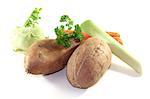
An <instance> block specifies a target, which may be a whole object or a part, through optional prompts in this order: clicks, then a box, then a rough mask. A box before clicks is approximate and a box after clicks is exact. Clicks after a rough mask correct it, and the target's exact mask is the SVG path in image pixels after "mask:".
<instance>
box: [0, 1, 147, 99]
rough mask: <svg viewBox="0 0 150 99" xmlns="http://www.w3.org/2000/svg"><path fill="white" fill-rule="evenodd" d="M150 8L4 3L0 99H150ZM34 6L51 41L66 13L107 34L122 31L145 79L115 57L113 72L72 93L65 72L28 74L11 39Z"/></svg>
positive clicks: (121, 4)
mask: <svg viewBox="0 0 150 99" xmlns="http://www.w3.org/2000/svg"><path fill="white" fill-rule="evenodd" d="M149 5H150V3H149V0H0V99H98V98H99V99H142V98H147V99H148V98H150V95H149V93H150V79H149V78H150V77H149V75H150V72H149V70H150V64H149V60H150V58H149V55H150V53H149V51H150V48H149V45H150V44H149V43H150V36H149V34H150V30H149V26H150V14H149V13H150V6H149ZM35 7H42V8H43V11H42V20H41V23H40V25H41V27H42V28H43V29H44V31H45V34H46V35H48V36H50V38H53V37H55V35H54V32H53V29H54V27H55V26H57V22H58V20H59V17H60V16H61V15H63V14H68V15H69V16H70V17H72V18H73V19H74V20H76V21H75V22H76V23H82V22H83V21H84V20H86V19H91V20H93V21H95V22H96V23H97V24H98V25H99V26H101V27H103V28H104V29H105V30H107V31H117V32H120V34H121V37H122V39H123V41H124V46H125V47H126V48H127V49H128V50H129V51H130V52H131V53H132V54H133V55H135V57H136V58H137V59H138V60H139V61H140V62H141V64H142V69H143V75H142V76H139V75H137V74H136V73H135V72H134V71H132V70H131V69H130V68H127V67H128V66H127V65H126V64H124V63H123V62H121V61H120V60H119V59H117V58H115V57H113V60H112V66H111V68H110V70H108V71H107V72H106V74H105V75H104V76H103V77H102V78H101V79H100V81H99V82H98V83H97V84H96V85H94V86H93V87H91V88H89V89H86V90H83V89H76V88H73V87H72V86H71V85H70V84H69V83H68V81H67V78H66V74H65V73H66V70H65V69H64V70H62V71H60V72H57V73H55V74H53V75H49V76H34V75H29V74H26V72H25V71H24V56H23V55H22V54H16V53H14V52H13V51H12V49H11V45H10V39H11V36H10V35H12V33H13V29H14V28H15V27H16V26H18V25H20V26H21V25H23V23H24V21H25V20H26V19H27V17H28V16H29V14H30V13H31V11H32V10H33V8H35Z"/></svg>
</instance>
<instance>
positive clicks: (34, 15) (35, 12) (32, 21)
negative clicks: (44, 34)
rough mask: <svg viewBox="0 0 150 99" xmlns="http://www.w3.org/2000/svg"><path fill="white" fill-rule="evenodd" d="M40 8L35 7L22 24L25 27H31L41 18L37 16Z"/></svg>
mask: <svg viewBox="0 0 150 99" xmlns="http://www.w3.org/2000/svg"><path fill="white" fill-rule="evenodd" d="M41 10H42V8H35V9H34V10H33V12H32V13H31V15H30V16H29V18H28V19H27V20H26V22H25V24H24V26H25V27H31V26H34V25H35V24H38V20H39V19H41V17H40V16H39V14H40V12H41Z"/></svg>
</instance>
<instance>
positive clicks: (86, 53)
mask: <svg viewBox="0 0 150 99" xmlns="http://www.w3.org/2000/svg"><path fill="white" fill-rule="evenodd" d="M111 54H112V53H111V50H110V48H109V46H108V45H107V44H106V43H105V42H103V41H102V40H99V39H97V38H89V39H88V40H86V41H85V42H84V43H83V44H81V45H79V47H78V48H77V49H76V50H75V51H74V52H73V54H72V55H71V57H70V59H69V61H68V63H67V78H68V80H69V82H70V83H71V84H72V86H74V87H78V88H88V87H91V86H92V85H94V84H95V83H96V82H97V81H98V80H99V79H100V78H101V77H102V75H103V74H104V72H105V71H106V70H107V69H108V68H109V66H110V64H111V56H112V55H111Z"/></svg>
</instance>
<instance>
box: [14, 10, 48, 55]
mask: <svg viewBox="0 0 150 99" xmlns="http://www.w3.org/2000/svg"><path fill="white" fill-rule="evenodd" d="M41 10H42V8H35V9H34V10H33V11H32V13H31V15H30V16H29V18H28V19H27V20H26V21H25V23H24V26H22V27H16V29H15V31H14V34H13V37H12V47H13V50H14V51H17V52H18V51H19V52H23V53H26V50H27V49H28V47H29V46H30V45H31V44H32V43H33V42H35V41H38V40H42V39H44V38H45V36H44V33H43V31H42V29H41V28H40V26H39V24H38V21H39V19H41V17H40V16H39V14H40V12H41Z"/></svg>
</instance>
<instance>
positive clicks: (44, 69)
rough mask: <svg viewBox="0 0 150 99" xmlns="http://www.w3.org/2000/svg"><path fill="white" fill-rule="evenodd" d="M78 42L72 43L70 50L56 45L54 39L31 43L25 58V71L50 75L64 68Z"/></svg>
mask: <svg viewBox="0 0 150 99" xmlns="http://www.w3.org/2000/svg"><path fill="white" fill-rule="evenodd" d="M78 45H79V43H78V42H75V41H72V46H71V47H70V48H65V47H63V46H60V45H57V44H56V41H55V40H54V39H45V40H41V41H37V42H35V43H33V44H32V45H31V46H30V47H29V49H28V51H27V54H26V56H25V69H26V71H27V72H28V73H31V74H44V75H45V74H51V73H54V72H57V71H59V70H61V69H63V68H64V67H65V65H66V64H67V61H68V59H69V57H70V56H71V54H72V53H73V51H74V50H75V49H76V47H77V46H78Z"/></svg>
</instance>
